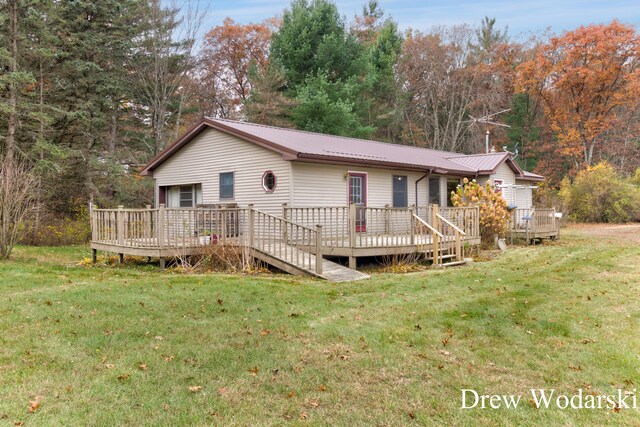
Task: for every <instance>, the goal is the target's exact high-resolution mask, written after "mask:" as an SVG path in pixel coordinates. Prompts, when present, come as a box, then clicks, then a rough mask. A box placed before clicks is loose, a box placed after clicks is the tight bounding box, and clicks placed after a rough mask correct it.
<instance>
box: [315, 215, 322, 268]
mask: <svg viewBox="0 0 640 427" xmlns="http://www.w3.org/2000/svg"><path fill="white" fill-rule="evenodd" d="M316 273H318V274H322V225H320V224H316Z"/></svg>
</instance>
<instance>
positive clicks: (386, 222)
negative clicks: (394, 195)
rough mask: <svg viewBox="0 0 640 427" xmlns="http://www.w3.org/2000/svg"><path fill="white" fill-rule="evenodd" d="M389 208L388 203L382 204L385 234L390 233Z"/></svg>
mask: <svg viewBox="0 0 640 427" xmlns="http://www.w3.org/2000/svg"><path fill="white" fill-rule="evenodd" d="M390 208H391V205H390V204H388V203H387V204H386V205H384V232H385V234H389V233H390V231H389V230H390V227H389V224H391V211H390V210H389V209H390Z"/></svg>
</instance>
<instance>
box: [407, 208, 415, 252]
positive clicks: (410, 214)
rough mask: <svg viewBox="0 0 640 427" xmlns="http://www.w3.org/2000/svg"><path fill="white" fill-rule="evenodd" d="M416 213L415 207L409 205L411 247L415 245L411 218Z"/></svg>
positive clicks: (413, 224) (413, 225)
mask: <svg viewBox="0 0 640 427" xmlns="http://www.w3.org/2000/svg"><path fill="white" fill-rule="evenodd" d="M415 213H416V206H415V205H411V206H410V207H409V224H410V227H411V245H415V244H416V224H415V222H414V221H413V216H414V215H415Z"/></svg>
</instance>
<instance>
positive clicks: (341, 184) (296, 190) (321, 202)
mask: <svg viewBox="0 0 640 427" xmlns="http://www.w3.org/2000/svg"><path fill="white" fill-rule="evenodd" d="M291 168H292V174H293V199H292V205H293V206H295V207H311V206H346V205H347V198H348V189H347V174H348V173H349V172H359V173H366V174H367V206H370V207H384V206H385V205H387V204H388V205H391V204H392V203H393V190H392V185H393V181H392V177H393V175H403V176H406V177H407V187H408V188H407V190H408V195H409V197H408V200H409V205H412V204H414V203H415V201H416V196H415V194H416V192H415V188H416V186H415V182H416V181H417V180H418V179H420V178H421V177H422V176H423V175H424V174H423V173H420V172H409V171H402V170H389V169H377V168H367V167H355V166H352V167H350V166H341V165H327V164H319V163H303V162H291ZM426 203H427V179H426V178H425V179H423V180H422V181H420V182H419V183H418V204H419V205H420V206H424V205H426Z"/></svg>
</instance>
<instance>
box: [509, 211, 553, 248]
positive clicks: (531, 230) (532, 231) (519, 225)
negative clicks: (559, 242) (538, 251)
mask: <svg viewBox="0 0 640 427" xmlns="http://www.w3.org/2000/svg"><path fill="white" fill-rule="evenodd" d="M556 214H557V212H556V210H555V208H531V209H514V211H513V212H511V227H510V228H511V229H510V234H511V239H512V240H513V239H525V240H526V241H528V242H531V241H534V240H539V239H552V240H553V239H556V238H557V237H558V235H559V233H560V220H559V218H558V216H557V215H556Z"/></svg>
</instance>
